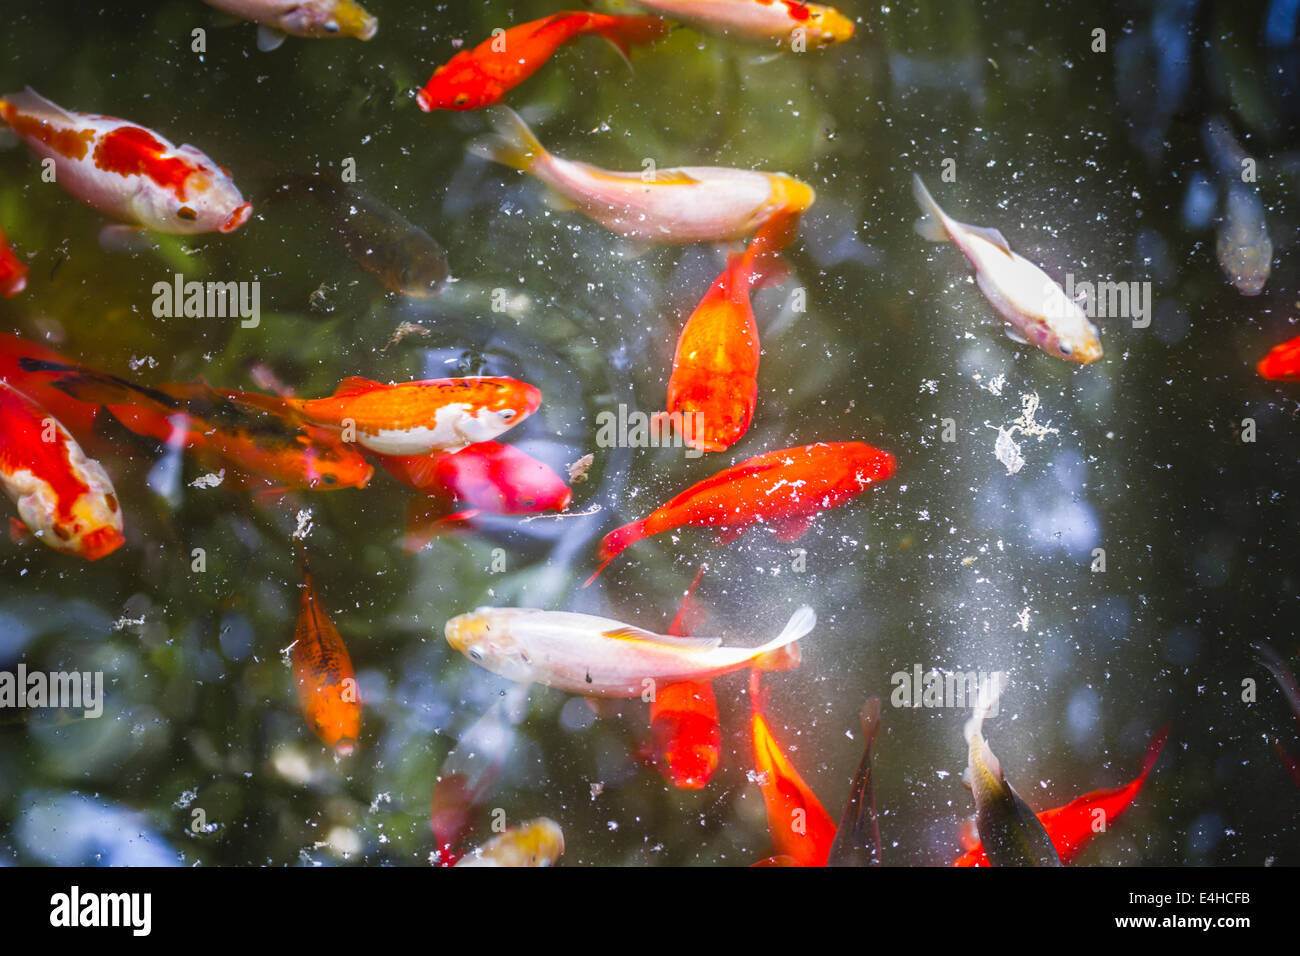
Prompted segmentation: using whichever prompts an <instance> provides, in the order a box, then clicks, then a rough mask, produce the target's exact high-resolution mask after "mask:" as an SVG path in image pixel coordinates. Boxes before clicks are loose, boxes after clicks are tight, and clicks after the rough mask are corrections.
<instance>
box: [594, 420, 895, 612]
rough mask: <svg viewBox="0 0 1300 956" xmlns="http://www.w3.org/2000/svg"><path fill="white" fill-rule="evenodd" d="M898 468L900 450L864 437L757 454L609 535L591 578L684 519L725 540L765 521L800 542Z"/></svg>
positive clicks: (778, 533)
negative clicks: (826, 516) (831, 512)
mask: <svg viewBox="0 0 1300 956" xmlns="http://www.w3.org/2000/svg"><path fill="white" fill-rule="evenodd" d="M894 469H895V462H894V456H893V455H891V454H890V453H889V452H887V451H881V450H879V449H877V448H872V447H871V446H870V445H864V444H863V443H862V442H829V443H828V442H822V443H818V444H815V445H802V446H800V447H798V448H783V449H781V450H780V451H771V452H767V453H766V454H763V455H759V456H757V457H755V458H750V459H748V460H746V461H742V462H741V463H740V464H738V465H732V466H731V467H730V468H726V469H723V470H722V471H720V472H718V473H717V474H716V475H714V476H713V477H712V478H706V479H705V480H704V481H701V482H700V483H699V484H696V485H692V486H691V487H690V488H687V489H686V490H685V491H683V492H682V493H681V494H679V495H678V496H677V497H675V498H673V499H672V500H671V501H669V502H668V503H667V504H665V505H663V506H661V507H660V508H658V509H656V510H655V511H653V512H652V513H651V514H649V515H647V516H646V517H644V518H642V519H640V520H639V521H634V522H632V523H631V524H627V525H624V526H623V527H621V528H618V529H616V530H614V531H611V532H610V533H609V534H607V535H606V536H605V539H604V540H603V541H602V542H601V545H600V551H599V554H598V557H599V559H600V562H601V563H600V567H598V568H597V569H596V573H595V574H593V575H592V576H591V577H590V578H588V579H587V584H590V583H591V582H592V581H594V580H596V575H598V574H600V572H601V571H603V570H604V569H605V567H606V566H607V565H608V564H609V562H611V561H613V560H614V558H616V557H618V555H619V554H621V553H622V552H623V551H624V550H625V549H626V548H628V547H629V546H630V545H632V544H635V543H636V542H638V541H640V540H641V539H643V538H648V537H651V536H653V535H656V534H661V533H663V532H665V531H671V530H673V529H674V528H680V527H683V526H685V525H694V526H697V527H706V528H715V529H717V532H718V536H717V543H718V544H720V545H723V544H728V543H730V542H732V541H734V540H736V539H737V538H739V537H740V536H741V535H742V534H744V533H745V532H746V531H747V530H749V529H750V528H752V527H754V526H755V525H758V524H767V525H771V526H772V527H773V528H774V530H775V531H776V537H777V540H778V541H794V540H796V539H798V538H799V537H801V536H802V535H803V534H804V533H805V532H806V531H807V530H808V529H809V528H810V527H811V526H812V523H813V521H814V519H816V517H817V516H818V515H819V514H821V513H822V512H823V511H825V510H826V509H827V508H834V507H837V506H839V505H842V504H844V503H845V502H847V501H849V500H850V499H852V498H854V497H856V496H857V495H860V494H861V493H862V492H864V491H865V490H866V489H867V488H869V487H871V485H873V484H875V483H876V482H878V481H884V480H885V479H887V478H890V477H891V476H892V475H893V474H894ZM585 586H586V585H584V587H585Z"/></svg>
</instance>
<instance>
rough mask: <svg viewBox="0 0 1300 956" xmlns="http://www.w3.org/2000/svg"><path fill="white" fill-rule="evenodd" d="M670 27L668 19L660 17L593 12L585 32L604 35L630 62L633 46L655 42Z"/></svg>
mask: <svg viewBox="0 0 1300 956" xmlns="http://www.w3.org/2000/svg"><path fill="white" fill-rule="evenodd" d="M668 29H669V27H668V21H666V20H662V19H660V18H659V17H639V16H626V15H618V14H592V15H591V19H590V20H589V21H588V22H587V27H586V29H585V30H584V31H583V32H585V33H594V34H596V35H597V36H602V37H604V38H605V39H606V40H608V41H609V42H610V43H612V44H613V45H614V48H615V49H616V50H618V52H619V54H620V55H621V56H622V57H623V59H624V60H627V61H628V62H629V63H630V62H631V55H632V47H634V46H643V45H645V44H647V43H654V42H655V41H656V40H658V39H659V38H660V37H663V36H665V35H666V34H667V33H668Z"/></svg>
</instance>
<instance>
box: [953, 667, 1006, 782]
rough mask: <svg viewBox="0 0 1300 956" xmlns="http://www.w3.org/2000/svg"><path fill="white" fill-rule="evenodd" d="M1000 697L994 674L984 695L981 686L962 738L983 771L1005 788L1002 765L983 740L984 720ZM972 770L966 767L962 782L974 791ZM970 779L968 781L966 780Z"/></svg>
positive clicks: (997, 678) (998, 680) (998, 682)
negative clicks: (976, 757) (982, 766)
mask: <svg viewBox="0 0 1300 956" xmlns="http://www.w3.org/2000/svg"><path fill="white" fill-rule="evenodd" d="M1001 695H1002V681H1001V679H1000V678H999V676H998V675H997V674H994V675H993V677H992V679H991V680H990V682H989V690H988V692H987V693H985V690H984V687H983V686H981V687H980V690H979V695H978V698H977V701H976V704H975V712H974V713H973V714H972V715H971V718H970V720H968V721H966V725H965V726H964V727H963V728H962V736H963V737H965V738H966V745H967V746H968V747H970V748H971V749H972V750H976V751H977V752H978V757H979V760H980V762H981V763H982V764H983V765H984V769H985V770H986V771H987V772H988V773H989V774H991V775H992V776H993V777H995V778H997V780H998V781H999V782H1001V783H1002V785H1003V786H1006V778H1005V777H1004V776H1003V775H1002V764H1001V763H999V762H998V758H997V756H996V755H995V754H994V753H993V749H992V748H991V747H989V745H988V741H986V740H985V739H984V718H985V717H987V716H988V714H989V711H991V710H993V709H994V708H996V707H997V705H998V699H999V698H1000V697H1001ZM971 774H972V768H971V767H970V766H967V768H966V773H965V774H964V775H963V780H964V782H966V785H967V786H968V787H971V789H974V786H973V785H974V779H973V777H972V776H971ZM967 778H970V779H967Z"/></svg>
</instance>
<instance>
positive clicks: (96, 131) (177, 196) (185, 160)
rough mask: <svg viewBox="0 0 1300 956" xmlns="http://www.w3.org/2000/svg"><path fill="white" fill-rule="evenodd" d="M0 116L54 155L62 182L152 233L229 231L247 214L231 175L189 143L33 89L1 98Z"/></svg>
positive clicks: (42, 152) (39, 151)
mask: <svg viewBox="0 0 1300 956" xmlns="http://www.w3.org/2000/svg"><path fill="white" fill-rule="evenodd" d="M0 119H3V120H4V121H5V122H6V123H8V124H9V125H10V126H11V127H13V130H14V132H15V133H17V134H18V135H19V136H20V137H22V139H23V140H25V141H26V143H27V145H28V146H30V147H31V148H32V151H33V152H35V153H36V155H38V156H40V157H41V158H42V159H51V160H53V161H54V169H55V177H56V179H57V181H58V183H59V185H61V186H62V187H63V188H64V189H66V190H67V191H68V192H69V193H71V194H72V195H73V196H75V197H76V198H77V199H79V200H81V201H82V202H84V203H85V204H86V205H88V206H92V207H94V208H95V209H98V210H99V211H100V212H102V213H105V214H107V215H109V216H112V217H114V218H115V219H121V220H123V221H125V222H128V223H132V224H135V225H140V226H144V227H145V228H147V229H154V230H157V231H158V232H167V233H179V234H185V235H192V234H196V233H202V232H234V231H235V230H236V229H238V228H239V227H240V226H242V225H243V224H244V223H245V222H247V221H248V217H249V216H250V215H252V212H253V204H252V203H250V202H245V201H244V197H243V196H241V195H240V194H239V190H238V189H236V188H235V184H234V183H233V182H232V181H231V179H230V174H229V173H227V172H226V171H225V169H223V168H222V167H220V166H218V165H217V164H216V163H214V162H213V161H212V160H211V159H209V158H208V156H207V155H206V154H204V153H203V152H201V151H199V150H197V149H195V148H194V147H193V146H179V147H178V146H174V145H173V144H172V143H170V142H169V141H168V140H166V139H164V138H163V137H161V136H159V135H158V134H157V133H153V132H150V131H149V130H147V129H145V128H144V127H141V126H136V125H134V124H133V123H128V122H127V121H126V120H120V119H115V118H113V117H111V116H95V115H92V114H90V113H73V112H71V111H69V110H65V109H63V108H62V107H60V106H56V105H55V104H53V103H51V102H50V101H49V100H47V99H45V98H44V97H43V96H40V95H39V94H38V93H36V92H35V91H34V90H32V89H30V88H29V89H27V90H26V91H25V92H23V93H12V94H9V95H7V96H3V97H0Z"/></svg>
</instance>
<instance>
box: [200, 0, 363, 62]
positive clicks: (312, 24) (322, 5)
mask: <svg viewBox="0 0 1300 956" xmlns="http://www.w3.org/2000/svg"><path fill="white" fill-rule="evenodd" d="M204 2H205V3H207V4H208V5H209V6H212V7H216V8H217V9H218V10H224V11H225V12H226V13H229V14H232V15H233V16H236V17H239V18H240V19H243V20H252V21H253V22H254V23H257V24H260V27H259V30H258V36H257V47H258V49H259V50H262V51H264V52H265V51H268V50H274V49H275V48H276V47H278V46H279V45H280V44H281V43H283V42H284V35H285V34H286V33H288V34H291V35H292V36H297V37H315V38H321V37H356V38H357V39H359V40H369V39H370V38H371V37H373V36H374V35H375V32H376V31H377V30H378V29H379V21H378V20H376V19H375V18H374V17H372V16H371V15H370V14H369V13H367V12H366V11H365V10H364V9H363V8H362V7H361V6H360V5H358V4H356V3H353V2H352V0H204Z"/></svg>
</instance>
